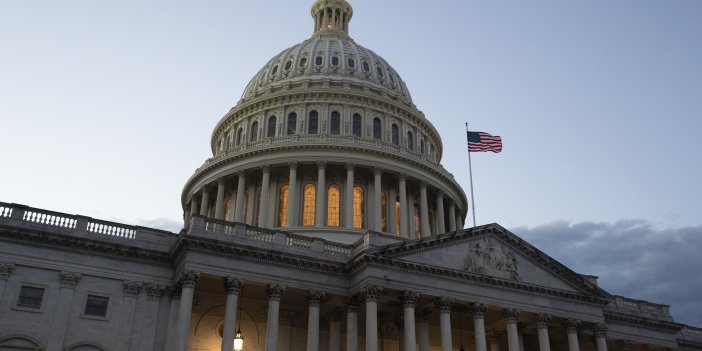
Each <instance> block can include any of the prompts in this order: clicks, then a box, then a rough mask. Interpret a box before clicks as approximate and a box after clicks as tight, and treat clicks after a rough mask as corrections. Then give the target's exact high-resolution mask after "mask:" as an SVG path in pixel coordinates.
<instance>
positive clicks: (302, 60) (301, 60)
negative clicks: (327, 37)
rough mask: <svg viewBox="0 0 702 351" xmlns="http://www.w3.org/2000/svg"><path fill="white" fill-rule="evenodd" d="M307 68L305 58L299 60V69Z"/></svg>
mask: <svg viewBox="0 0 702 351" xmlns="http://www.w3.org/2000/svg"><path fill="white" fill-rule="evenodd" d="M305 66H307V57H303V58H301V59H300V67H305Z"/></svg>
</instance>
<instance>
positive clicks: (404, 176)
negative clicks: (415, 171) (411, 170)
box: [397, 173, 407, 182]
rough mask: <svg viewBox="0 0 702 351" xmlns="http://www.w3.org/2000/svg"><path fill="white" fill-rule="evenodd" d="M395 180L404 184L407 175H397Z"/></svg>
mask: <svg viewBox="0 0 702 351" xmlns="http://www.w3.org/2000/svg"><path fill="white" fill-rule="evenodd" d="M397 178H398V179H399V180H400V181H401V182H406V181H407V174H405V173H400V174H398V175H397Z"/></svg>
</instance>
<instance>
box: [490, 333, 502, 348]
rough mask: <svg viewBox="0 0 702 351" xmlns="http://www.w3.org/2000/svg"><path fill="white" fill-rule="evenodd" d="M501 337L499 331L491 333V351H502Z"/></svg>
mask: <svg viewBox="0 0 702 351" xmlns="http://www.w3.org/2000/svg"><path fill="white" fill-rule="evenodd" d="M500 337H501V335H500V333H499V332H496V331H493V332H492V333H490V351H500Z"/></svg>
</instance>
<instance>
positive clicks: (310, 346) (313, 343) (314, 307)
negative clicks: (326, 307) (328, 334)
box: [305, 290, 326, 351]
mask: <svg viewBox="0 0 702 351" xmlns="http://www.w3.org/2000/svg"><path fill="white" fill-rule="evenodd" d="M325 295H326V294H325V293H323V292H321V291H314V290H308V291H307V294H306V295H305V297H306V298H307V303H308V305H309V313H308V314H307V315H308V320H307V351H319V306H320V305H321V304H322V299H324V296H325Z"/></svg>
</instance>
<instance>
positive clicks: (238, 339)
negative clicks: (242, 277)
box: [234, 285, 244, 351]
mask: <svg viewBox="0 0 702 351" xmlns="http://www.w3.org/2000/svg"><path fill="white" fill-rule="evenodd" d="M243 305H244V286H243V285H242V287H241V302H239V328H237V330H236V335H234V351H241V350H243V349H244V337H243V336H242V335H241V317H242V315H241V306H243Z"/></svg>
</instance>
